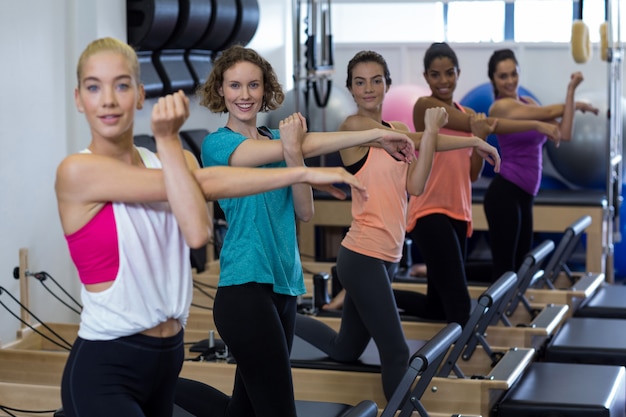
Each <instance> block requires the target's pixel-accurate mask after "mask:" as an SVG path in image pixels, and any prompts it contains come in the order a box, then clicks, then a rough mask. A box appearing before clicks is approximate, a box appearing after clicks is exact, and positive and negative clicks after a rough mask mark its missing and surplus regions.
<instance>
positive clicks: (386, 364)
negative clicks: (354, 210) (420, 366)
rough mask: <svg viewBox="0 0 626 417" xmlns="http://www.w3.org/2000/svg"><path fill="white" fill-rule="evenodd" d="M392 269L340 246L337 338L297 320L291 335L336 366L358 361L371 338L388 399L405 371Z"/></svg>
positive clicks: (405, 349) (324, 328) (405, 356)
mask: <svg viewBox="0 0 626 417" xmlns="http://www.w3.org/2000/svg"><path fill="white" fill-rule="evenodd" d="M397 268H398V264H397V263H391V262H385V261H382V260H380V259H376V258H372V257H369V256H365V255H361V254H359V253H356V252H352V251H350V250H348V249H346V248H345V247H343V246H340V248H339V253H338V255H337V275H338V278H339V281H340V282H341V284H342V285H343V287H344V288H345V290H346V297H345V300H344V304H343V308H342V312H341V327H340V329H339V333H337V332H335V331H334V330H333V329H332V328H330V327H329V326H327V325H326V324H325V323H323V322H321V321H319V320H317V319H315V318H311V317H307V316H304V315H301V314H299V315H298V317H297V324H296V334H297V335H298V336H299V337H301V338H302V339H304V340H306V341H307V342H309V343H311V344H312V345H314V346H315V347H317V348H318V349H320V350H321V351H323V352H324V353H326V354H327V355H328V356H329V357H331V358H332V359H334V360H336V361H341V362H349V361H354V360H356V359H358V358H359V357H360V356H361V354H362V353H363V351H364V350H365V348H366V347H367V344H368V343H369V341H370V338H373V339H374V342H375V343H376V347H377V348H378V352H379V354H380V363H381V372H382V382H383V391H384V393H385V396H386V398H387V399H389V398H390V397H391V395H392V394H393V392H394V390H395V388H396V386H397V385H398V383H399V382H400V380H401V379H402V376H403V375H404V373H405V372H406V370H407V368H408V362H409V348H408V346H407V343H406V340H405V338H404V332H403V330H402V325H401V324H400V316H399V315H398V310H397V308H396V303H395V300H394V297H393V293H392V291H391V277H393V276H394V275H395V272H396V270H397Z"/></svg>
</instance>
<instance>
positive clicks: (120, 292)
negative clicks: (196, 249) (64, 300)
mask: <svg viewBox="0 0 626 417" xmlns="http://www.w3.org/2000/svg"><path fill="white" fill-rule="evenodd" d="M137 149H138V150H139V153H140V155H141V158H142V160H143V162H144V165H145V166H146V167H149V168H161V162H160V160H159V159H158V157H157V156H156V155H155V154H154V153H153V152H151V151H149V150H147V149H145V148H137ZM113 212H114V216H115V228H116V231H117V239H118V243H117V247H118V256H119V269H118V271H117V275H116V277H115V280H114V281H113V284H112V286H111V287H110V288H108V289H106V290H104V291H102V292H90V291H87V290H86V289H85V287H84V286H83V288H82V292H81V297H82V302H83V311H82V313H81V321H80V326H79V330H78V335H79V336H80V337H81V338H83V339H87V340H111V339H115V338H118V337H123V336H129V335H132V334H135V333H139V332H142V331H144V330H147V329H150V328H153V327H155V326H156V325H158V324H159V323H161V322H164V321H166V320H167V319H169V318H175V319H178V320H179V321H180V322H181V324H182V325H183V326H184V325H185V324H186V321H187V317H188V315H189V306H190V304H191V298H192V277H191V264H190V261H189V247H188V246H187V244H186V242H185V240H184V237H183V235H182V233H181V231H180V229H179V227H178V223H177V221H176V218H175V217H174V215H173V214H172V212H171V209H170V206H169V204H168V203H167V202H160V203H142V204H125V203H113ZM96 241H97V240H96Z"/></svg>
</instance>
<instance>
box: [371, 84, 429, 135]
mask: <svg viewBox="0 0 626 417" xmlns="http://www.w3.org/2000/svg"><path fill="white" fill-rule="evenodd" d="M430 93H431V92H430V89H429V88H428V87H422V86H420V85H414V84H400V85H395V84H392V85H391V87H390V88H389V91H388V92H387V94H386V95H385V102H384V103H383V114H382V116H383V120H384V121H386V122H402V123H404V124H406V125H407V126H408V127H409V130H410V131H411V132H414V131H415V125H414V124H413V106H414V105H415V102H416V101H417V99H418V98H420V97H424V96H429V95H430Z"/></svg>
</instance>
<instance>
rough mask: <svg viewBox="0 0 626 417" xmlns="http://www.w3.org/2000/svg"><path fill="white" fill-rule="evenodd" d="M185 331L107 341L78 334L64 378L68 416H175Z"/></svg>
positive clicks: (63, 401)
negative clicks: (174, 405)
mask: <svg viewBox="0 0 626 417" xmlns="http://www.w3.org/2000/svg"><path fill="white" fill-rule="evenodd" d="M184 349H185V348H184V344H183V332H182V331H181V332H180V333H179V334H178V335H176V336H172V337H166V338H158V337H150V336H146V335H143V334H136V335H133V336H127V337H121V338H118V339H114V340H107V341H90V340H85V339H82V338H80V337H79V338H77V339H76V341H75V342H74V345H73V347H72V351H71V352H70V356H69V358H68V361H67V363H66V365H65V370H64V372H63V380H62V383H61V398H62V403H63V411H64V415H65V416H67V417H110V416H128V417H144V416H155V417H159V416H161V417H171V415H172V405H173V404H174V387H175V386H176V381H177V377H178V374H179V372H180V369H181V367H182V364H183V358H184V355H185V350H184Z"/></svg>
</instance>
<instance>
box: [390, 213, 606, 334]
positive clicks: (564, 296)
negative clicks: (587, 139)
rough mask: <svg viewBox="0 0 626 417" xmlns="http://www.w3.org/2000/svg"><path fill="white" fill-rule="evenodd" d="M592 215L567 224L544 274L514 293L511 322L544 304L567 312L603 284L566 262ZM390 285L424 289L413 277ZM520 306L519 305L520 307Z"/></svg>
mask: <svg viewBox="0 0 626 417" xmlns="http://www.w3.org/2000/svg"><path fill="white" fill-rule="evenodd" d="M591 222H592V218H591V216H589V215H584V216H581V217H580V218H578V219H577V220H575V221H574V222H573V223H572V224H570V225H568V227H567V228H566V229H565V231H564V233H563V237H562V238H561V240H560V241H559V243H558V245H557V246H556V248H555V250H554V252H553V254H552V255H551V256H550V258H549V260H548V262H547V263H546V265H545V267H544V269H543V270H544V274H543V275H542V276H539V277H538V279H536V282H533V283H531V284H530V285H529V287H528V288H527V289H526V291H525V293H524V294H523V295H522V294H518V295H517V299H516V300H514V301H513V303H512V304H511V306H510V307H509V308H508V311H507V317H510V318H511V321H515V322H518V323H519V322H524V321H525V320H528V319H529V318H530V319H532V317H533V316H534V315H535V314H536V312H537V311H540V310H541V309H542V308H544V307H545V306H546V305H550V304H566V305H568V306H569V307H570V309H569V312H568V315H571V314H573V312H574V311H575V310H576V308H578V306H579V305H580V304H581V303H583V302H584V301H585V300H587V299H589V298H590V297H591V296H592V295H593V294H595V292H596V291H597V289H598V288H599V287H600V286H601V285H602V284H604V283H605V276H604V274H602V273H596V272H583V273H578V272H572V271H571V270H570V269H569V267H568V266H567V262H568V260H569V259H570V257H571V254H572V252H573V251H574V249H575V248H576V246H577V245H578V243H579V241H580V239H581V237H582V235H583V234H584V232H585V230H587V229H588V227H589V226H590V225H591ZM392 285H393V286H394V288H399V289H404V290H412V291H419V292H425V291H426V283H425V281H424V280H423V279H422V280H418V279H416V280H415V282H414V283H413V282H394V283H393V284H392ZM484 287H485V285H469V286H468V289H469V292H470V295H471V296H472V297H476V296H478V295H479V294H480V293H481V292H482V291H483V290H484ZM520 305H521V306H522V307H523V308H520Z"/></svg>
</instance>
